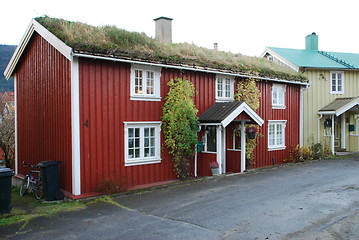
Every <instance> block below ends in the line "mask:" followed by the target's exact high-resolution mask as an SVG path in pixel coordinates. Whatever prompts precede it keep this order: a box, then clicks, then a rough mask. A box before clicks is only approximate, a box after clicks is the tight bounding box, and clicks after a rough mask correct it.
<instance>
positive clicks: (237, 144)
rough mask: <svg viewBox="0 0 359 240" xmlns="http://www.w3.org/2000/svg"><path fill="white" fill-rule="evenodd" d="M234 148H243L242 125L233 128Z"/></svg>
mask: <svg viewBox="0 0 359 240" xmlns="http://www.w3.org/2000/svg"><path fill="white" fill-rule="evenodd" d="M232 149H233V150H240V149H241V125H239V126H238V127H236V128H235V129H233V133H232Z"/></svg>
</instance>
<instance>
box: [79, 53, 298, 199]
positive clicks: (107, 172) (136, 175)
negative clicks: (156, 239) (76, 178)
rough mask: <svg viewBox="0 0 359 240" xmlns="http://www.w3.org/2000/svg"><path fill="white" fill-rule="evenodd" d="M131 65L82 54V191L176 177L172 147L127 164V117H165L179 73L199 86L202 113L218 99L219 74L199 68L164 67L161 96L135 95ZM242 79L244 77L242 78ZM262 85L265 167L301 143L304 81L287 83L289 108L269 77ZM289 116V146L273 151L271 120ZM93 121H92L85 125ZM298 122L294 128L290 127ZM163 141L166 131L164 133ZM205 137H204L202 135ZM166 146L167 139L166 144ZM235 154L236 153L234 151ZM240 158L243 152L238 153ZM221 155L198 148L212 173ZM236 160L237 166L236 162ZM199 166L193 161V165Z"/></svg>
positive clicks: (201, 163) (203, 167) (201, 169)
mask: <svg viewBox="0 0 359 240" xmlns="http://www.w3.org/2000/svg"><path fill="white" fill-rule="evenodd" d="M130 69H131V65H130V64H126V63H119V62H111V61H102V60H91V59H82V58H80V61H79V72H80V74H79V83H80V125H81V177H82V179H81V182H82V186H81V187H82V192H83V193H86V192H93V191H97V190H99V189H98V188H99V185H100V184H101V183H104V182H106V181H114V182H116V183H118V184H119V185H120V188H133V187H135V186H139V185H144V184H151V183H156V182H162V181H168V180H174V179H176V176H175V174H174V172H173V167H172V166H173V165H172V161H171V157H170V156H169V154H168V151H167V150H165V149H164V150H162V151H161V158H162V162H161V163H159V164H145V165H138V166H131V167H125V164H124V156H125V153H124V122H131V121H141V122H144V121H161V116H162V107H163V104H164V101H165V97H166V95H167V92H168V91H169V87H168V86H167V83H168V82H169V81H170V80H171V79H174V78H179V77H185V78H187V79H189V80H190V81H191V82H192V83H193V84H194V86H195V89H196V95H195V96H194V102H195V105H196V106H197V108H198V110H199V111H198V115H201V114H202V113H204V112H205V111H206V110H207V109H208V108H209V107H211V106H212V105H213V104H214V103H215V75H214V74H210V73H201V72H195V71H180V70H176V69H169V68H162V71H161V97H162V99H161V101H158V102H156V101H155V102H153V101H131V100H130ZM237 80H238V81H240V79H237ZM258 86H259V88H260V89H261V91H262V97H261V107H260V109H259V110H258V113H259V115H260V116H261V117H263V118H264V120H266V123H265V124H264V125H263V127H262V128H261V130H260V132H261V133H262V134H264V135H265V137H263V138H260V139H259V143H258V147H257V148H256V151H255V155H256V159H255V164H254V165H253V167H265V166H270V165H272V164H273V161H272V158H274V159H275V163H276V164H279V163H283V161H284V159H285V158H287V157H288V156H289V151H290V149H291V148H292V147H293V146H295V145H296V144H298V143H299V121H298V119H299V92H300V87H298V86H294V85H287V89H286V90H287V91H286V105H287V108H286V109H283V110H277V109H272V106H271V99H270V98H271V97H270V96H271V86H272V83H269V82H265V81H262V82H258ZM276 119H277V120H287V127H286V146H287V148H286V149H285V150H280V151H267V148H268V145H267V144H268V141H267V136H268V133H267V127H268V124H267V121H268V120H276ZM85 123H88V127H87V126H85ZM291 128H293V129H294V130H290V129H291ZM161 140H162V143H163V140H164V137H163V133H162V134H161ZM199 140H201V137H199ZM162 146H163V145H162ZM229 155H230V154H229ZM232 155H234V158H237V155H238V153H234V154H232ZM211 161H216V154H211V153H199V154H198V176H208V175H211V172H210V169H209V163H210V162H211ZM232 165H233V166H232ZM229 166H230V168H231V171H236V170H237V169H239V167H240V165H238V164H236V162H233V164H232V162H231V163H230V165H229ZM191 169H192V170H193V166H191Z"/></svg>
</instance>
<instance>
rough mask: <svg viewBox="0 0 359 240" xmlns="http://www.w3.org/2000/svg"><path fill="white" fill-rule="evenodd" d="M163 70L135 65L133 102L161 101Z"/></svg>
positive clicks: (132, 89)
mask: <svg viewBox="0 0 359 240" xmlns="http://www.w3.org/2000/svg"><path fill="white" fill-rule="evenodd" d="M160 78H161V68H158V67H153V66H144V65H138V64H133V65H132V68H131V100H142V101H160V100H161V96H160Z"/></svg>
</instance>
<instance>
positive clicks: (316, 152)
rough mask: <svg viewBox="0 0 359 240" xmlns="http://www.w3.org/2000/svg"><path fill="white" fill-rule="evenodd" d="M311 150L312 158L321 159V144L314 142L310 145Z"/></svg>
mask: <svg viewBox="0 0 359 240" xmlns="http://www.w3.org/2000/svg"><path fill="white" fill-rule="evenodd" d="M311 150H312V152H313V159H321V158H323V156H324V155H323V146H322V144H320V143H316V144H314V145H313V146H312V147H311Z"/></svg>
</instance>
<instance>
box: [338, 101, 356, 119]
mask: <svg viewBox="0 0 359 240" xmlns="http://www.w3.org/2000/svg"><path fill="white" fill-rule="evenodd" d="M355 105H359V100H358V99H355V100H354V101H352V102H350V103H348V104H347V105H345V106H343V107H341V108H339V109H338V110H337V111H336V113H335V115H337V116H339V115H342V114H343V113H345V112H346V111H348V110H349V109H351V108H352V107H354V106H355Z"/></svg>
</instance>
